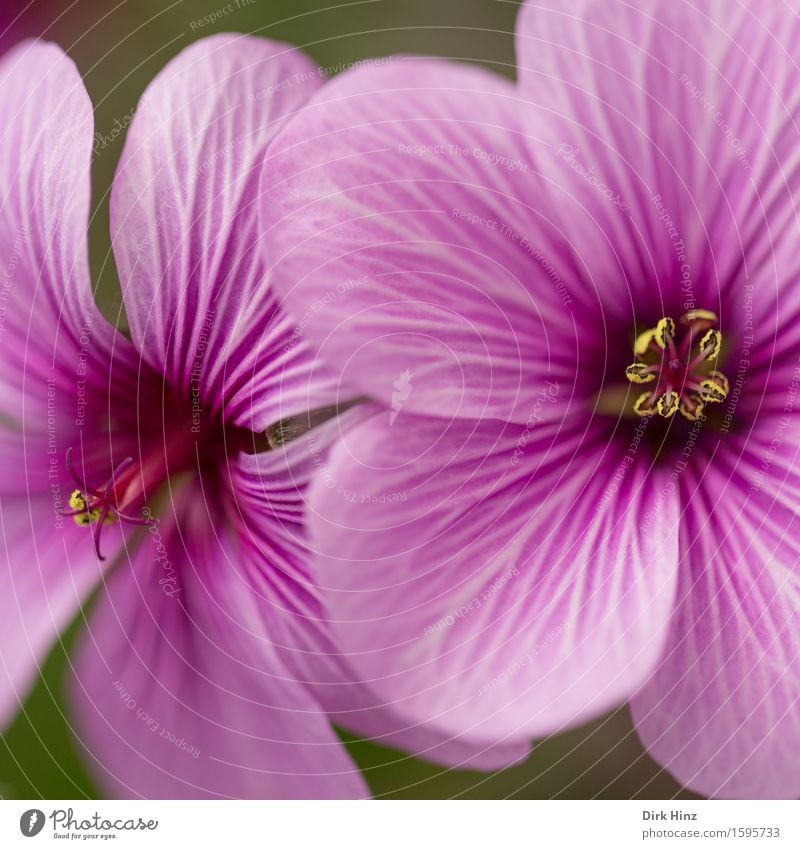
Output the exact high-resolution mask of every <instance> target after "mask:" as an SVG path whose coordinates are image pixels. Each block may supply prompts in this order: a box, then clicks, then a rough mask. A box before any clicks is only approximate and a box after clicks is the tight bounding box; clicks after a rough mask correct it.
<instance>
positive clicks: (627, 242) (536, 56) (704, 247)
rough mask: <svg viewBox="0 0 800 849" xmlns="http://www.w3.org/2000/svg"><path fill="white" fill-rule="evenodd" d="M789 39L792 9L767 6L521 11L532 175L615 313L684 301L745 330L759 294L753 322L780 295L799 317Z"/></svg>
mask: <svg viewBox="0 0 800 849" xmlns="http://www.w3.org/2000/svg"><path fill="white" fill-rule="evenodd" d="M798 38H800V15H798V11H797V9H796V7H793V6H792V5H791V4H789V3H784V2H778V3H774V2H770V0H755V2H747V3H745V2H728V0H678V1H677V2H662V0H642V1H641V2H636V3H630V2H625V0H577V2H571V3H565V2H561V0H530V2H526V3H524V4H523V7H522V9H521V11H520V16H519V20H518V23H517V37H516V44H517V64H518V75H519V81H520V92H521V95H523V96H524V97H525V98H526V99H527V100H528V101H529V103H530V106H529V108H528V109H527V110H524V111H525V115H526V117H527V120H528V123H529V126H530V127H531V128H534V129H535V132H536V134H537V136H538V137H539V138H540V139H541V141H542V145H541V146H540V148H539V150H540V152H541V154H542V155H541V156H540V157H539V158H538V159H537V164H538V166H539V167H540V168H541V170H542V173H543V174H544V175H545V176H546V177H547V178H549V182H550V185H551V190H552V193H553V198H554V201H555V202H554V203H553V209H554V214H555V215H556V216H557V220H558V222H559V224H560V225H561V226H562V227H563V229H564V232H565V235H567V237H568V238H569V241H570V243H571V244H572V246H573V251H574V253H575V264H574V265H575V269H576V270H577V271H578V272H579V273H581V274H583V276H584V277H585V278H586V279H587V280H590V281H591V285H592V286H593V287H594V288H596V289H597V290H598V291H599V292H601V293H605V294H606V296H607V309H608V310H609V311H610V312H611V313H616V314H619V313H623V314H626V315H630V316H632V317H633V316H642V314H643V312H647V311H649V312H650V313H653V312H655V313H659V312H660V313H661V314H670V313H673V312H682V311H683V310H684V309H685V307H684V304H685V303H689V304H692V303H694V306H697V307H702V308H706V309H711V310H715V311H717V312H719V313H720V314H721V317H722V321H723V326H726V327H727V328H728V329H729V330H730V329H732V328H736V329H737V330H742V323H743V310H742V308H741V307H742V302H743V298H744V287H745V284H747V283H755V284H756V291H758V292H759V297H758V299H757V302H756V304H755V306H754V310H755V315H756V317H757V319H758V318H763V319H768V320H770V322H771V321H773V320H774V311H775V310H774V308H775V304H776V299H777V297H778V296H779V295H780V296H781V309H782V314H783V315H784V316H785V317H786V319H787V320H788V319H789V317H790V316H796V315H797V312H798V310H800V300H798V299H797V298H796V296H794V295H792V294H791V293H787V292H786V291H785V290H786V288H787V286H790V287H791V288H794V281H795V280H796V279H797V277H798V274H799V273H800V256H798V252H797V251H796V249H795V246H796V244H797V240H798V232H799V231H798V224H797V209H796V198H797V196H798V191H799V190H800V167H799V165H798V159H797V156H796V151H797V148H798V136H799V135H800V133H799V132H798V124H797V114H798V106H799V105H800V88H799V87H798V82H800V67H798V62H797V55H796V45H797V41H798ZM587 288H588V287H587ZM781 290H783V293H781ZM611 293H613V295H612V294H611ZM787 297H788V299H789V303H788V304H787V303H786V299H787ZM731 299H733V300H731ZM787 309H788V312H787ZM794 324H795V325H796V324H797V322H796V321H794ZM745 332H746V331H745Z"/></svg>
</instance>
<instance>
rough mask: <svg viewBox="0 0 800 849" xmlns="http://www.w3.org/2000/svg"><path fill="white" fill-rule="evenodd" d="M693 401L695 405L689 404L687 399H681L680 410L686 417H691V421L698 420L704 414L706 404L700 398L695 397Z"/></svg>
mask: <svg viewBox="0 0 800 849" xmlns="http://www.w3.org/2000/svg"><path fill="white" fill-rule="evenodd" d="M692 401H693V402H694V406H689V404H687V403H686V400H685V399H684V400H683V401H681V406H680V411H681V415H682V416H683V417H684V418H685V419H689V421H690V422H696V421H697V420H698V419H699V418H700V416H702V415H703V408H704V404H703V402H702V401H701V400H699V399H698V398H693V399H692Z"/></svg>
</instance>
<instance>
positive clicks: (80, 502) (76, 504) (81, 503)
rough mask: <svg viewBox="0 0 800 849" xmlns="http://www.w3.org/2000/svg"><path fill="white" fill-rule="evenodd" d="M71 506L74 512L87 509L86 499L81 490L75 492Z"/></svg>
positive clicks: (70, 498) (71, 496)
mask: <svg viewBox="0 0 800 849" xmlns="http://www.w3.org/2000/svg"><path fill="white" fill-rule="evenodd" d="M69 506H70V507H71V508H72V509H73V510H85V509H86V499H85V498H84V497H83V493H82V492H81V491H80V490H79V489H76V490H74V491H73V493H72V495H70V497H69Z"/></svg>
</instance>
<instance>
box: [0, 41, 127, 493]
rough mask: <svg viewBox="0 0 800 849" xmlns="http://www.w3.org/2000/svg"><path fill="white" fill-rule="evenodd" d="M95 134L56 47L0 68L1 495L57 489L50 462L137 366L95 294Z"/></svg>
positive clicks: (17, 55)
mask: <svg viewBox="0 0 800 849" xmlns="http://www.w3.org/2000/svg"><path fill="white" fill-rule="evenodd" d="M93 129H94V126H93V119H92V104H91V102H90V101H89V97H88V95H87V93H86V90H85V88H84V87H83V83H82V81H81V78H80V76H79V74H78V71H77V69H76V68H75V65H74V64H73V63H72V61H71V60H70V59H68V58H67V57H66V56H65V55H64V53H63V52H62V51H61V49H60V48H58V47H57V46H56V45H54V44H47V43H45V42H38V41H31V42H25V43H23V44H20V45H18V46H17V47H15V48H14V49H13V50H11V51H10V52H9V53H8V54H6V55H5V56H4V57H3V58H2V60H0V202H2V208H3V214H2V216H0V255H1V256H3V258H4V260H3V263H4V264H3V268H2V271H0V357H1V358H2V363H3V367H2V369H0V462H1V463H2V467H3V469H4V475H3V480H2V482H0V492H9V493H11V492H16V493H18V494H19V493H20V492H21V491H24V490H28V489H31V490H38V491H41V490H42V489H48V490H49V483H50V482H49V480H48V477H47V475H48V473H49V471H50V466H49V464H48V455H49V456H50V457H52V458H53V459H57V460H61V459H63V455H64V452H65V451H66V448H67V447H68V446H69V445H70V444H73V443H74V444H75V445H76V446H77V444H78V438H77V435H76V434H77V431H78V430H80V429H81V427H80V425H78V424H76V419H80V418H86V419H89V420H91V419H92V415H91V414H92V413H93V412H96V408H97V407H100V408H101V409H102V410H103V411H104V412H105V413H106V417H107V404H108V386H109V383H111V382H113V383H117V382H120V383H124V381H125V378H124V375H123V372H125V373H127V372H129V371H131V370H132V366H135V362H136V360H135V356H133V353H134V352H133V349H132V348H131V346H130V345H129V344H128V343H127V341H126V340H125V339H124V338H123V337H121V336H120V335H119V334H117V333H116V332H115V331H114V330H113V328H112V327H111V326H110V325H109V324H108V323H107V322H106V321H105V319H104V318H103V317H102V316H101V315H100V313H99V311H98V310H97V308H96V306H95V303H94V299H93V296H92V286H91V280H90V276H89V267H88V255H87V242H86V230H87V226H88V216H89V201H90V194H91V188H90V182H89V171H90V164H91V153H92V133H93ZM112 373H113V381H112ZM98 387H99V388H100V392H96V391H95V390H96V389H97V388H98ZM103 390H105V391H103ZM79 392H81V393H82V394H81V398H83V400H85V401H86V405H87V406H88V408H89V409H88V410H87V409H86V408H84V413H88V415H85V416H84V415H82V414H81V413H80V412H79V410H78V395H79ZM99 395H102V400H101V401H100V402H99V403H95V402H97V401H98V396H99ZM48 449H52V450H48Z"/></svg>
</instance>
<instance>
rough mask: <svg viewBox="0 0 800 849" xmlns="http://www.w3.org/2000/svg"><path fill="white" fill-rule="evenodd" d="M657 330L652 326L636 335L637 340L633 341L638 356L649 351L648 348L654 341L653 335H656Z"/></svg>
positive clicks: (634, 350) (634, 351)
mask: <svg viewBox="0 0 800 849" xmlns="http://www.w3.org/2000/svg"><path fill="white" fill-rule="evenodd" d="M655 334H656V332H655V330H653V328H652V327H651V328H650V330H645V331H644V333H640V334H639V335H638V336H637V337H636V341H635V342H634V343H633V353H634V354H636V356H637V357H641V356H643V355H644V354H646V353H647V349H648V348H649V347H650V343H651V342H652V341H653V336H655Z"/></svg>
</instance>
